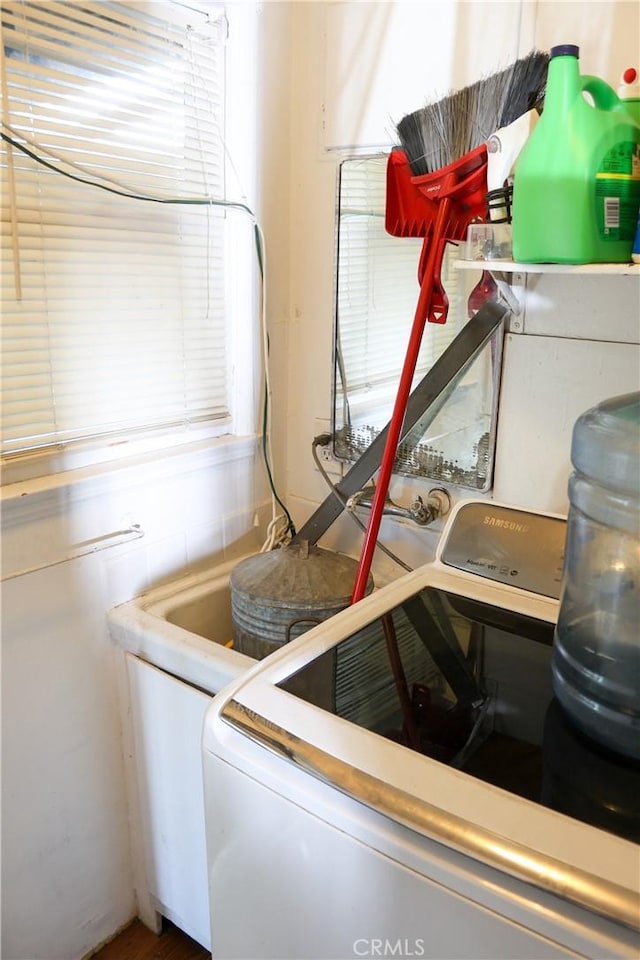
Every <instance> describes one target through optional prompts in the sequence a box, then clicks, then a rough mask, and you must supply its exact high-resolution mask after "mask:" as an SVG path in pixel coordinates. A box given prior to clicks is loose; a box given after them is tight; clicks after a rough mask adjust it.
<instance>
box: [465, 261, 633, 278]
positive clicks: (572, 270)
mask: <svg viewBox="0 0 640 960" xmlns="http://www.w3.org/2000/svg"><path fill="white" fill-rule="evenodd" d="M456 267H457V268H458V269H459V270H488V271H489V272H490V273H563V274H601V275H602V274H616V275H618V276H621V275H625V274H627V275H632V276H640V264H638V263H580V264H575V263H516V262H515V261H514V260H456Z"/></svg>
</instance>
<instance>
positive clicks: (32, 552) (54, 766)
mask: <svg viewBox="0 0 640 960" xmlns="http://www.w3.org/2000/svg"><path fill="white" fill-rule="evenodd" d="M235 6H236V7H237V8H240V7H244V8H245V11H246V7H247V5H246V4H245V5H243V4H240V3H239V4H237V5H235ZM454 8H455V13H456V19H455V23H454V22H448V21H447V26H446V32H445V34H444V36H445V39H444V40H443V39H442V34H441V33H440V28H441V26H443V25H444V22H445V20H447V18H448V17H449V14H450V13H451V11H452V9H454ZM587 10H588V12H585V6H584V5H582V4H578V5H576V4H571V3H548V4H547V3H541V4H537V5H536V4H533V3H526V4H524V6H522V7H521V6H520V5H519V4H517V3H515V2H514V3H478V4H458V5H455V4H452V3H451V4H450V3H443V4H436V3H429V2H418V3H401V4H393V3H377V4H376V3H357V2H354V3H332V2H326V3H322V2H268V3H266V4H265V5H264V6H263V7H261V8H259V9H258V13H257V22H258V24H259V26H260V33H259V34H258V41H259V42H258V43H257V45H256V46H255V48H254V47H247V49H246V51H245V56H246V68H247V73H246V76H247V77H250V76H252V71H255V72H256V76H257V83H256V84H255V90H256V91H257V94H256V110H257V115H258V117H259V118H260V124H259V130H260V138H261V140H260V144H259V154H258V155H259V157H260V161H261V163H260V165H259V171H260V176H259V181H258V183H257V186H256V187H255V193H256V206H257V209H258V211H259V216H260V218H261V221H262V224H263V227H264V230H265V235H266V238H267V271H268V272H267V277H268V290H267V297H268V315H269V326H270V341H271V354H272V384H273V421H274V452H275V465H276V477H277V479H278V484H279V489H280V491H281V493H286V499H287V503H288V505H289V507H290V509H291V510H292V512H293V514H294V517H295V519H296V520H297V522H298V524H300V523H301V522H302V521H303V520H304V519H306V518H307V517H308V516H309V514H310V513H311V512H312V510H313V508H314V507H315V505H316V504H317V503H318V502H320V501H321V500H322V499H323V498H324V496H325V489H324V485H323V482H322V480H321V477H320V476H319V474H318V473H317V472H316V471H315V470H314V468H313V462H312V458H311V453H310V445H311V440H312V438H313V436H314V434H315V432H316V425H317V423H318V421H325V423H326V422H328V420H329V418H330V409H331V379H332V373H331V350H332V323H333V285H334V228H335V216H334V215H335V198H336V194H335V191H336V171H337V164H338V162H339V160H340V159H341V157H342V156H343V155H344V151H342V150H340V149H336V147H344V146H346V145H349V146H350V145H351V144H352V143H353V144H354V145H356V146H366V147H368V146H371V145H376V144H379V143H381V142H385V143H387V142H388V140H389V129H390V124H389V117H390V114H392V115H393V116H392V120H394V121H395V120H397V119H399V118H400V116H401V115H403V114H404V113H406V112H410V111H411V110H412V109H414V108H415V107H416V105H419V102H420V101H421V99H422V98H423V96H425V97H426V96H427V95H429V93H430V91H431V89H432V87H433V85H434V84H437V86H438V88H440V89H443V88H445V89H446V87H448V86H449V85H454V84H460V83H463V82H467V81H468V80H471V79H475V76H474V74H476V73H477V72H478V71H480V72H483V71H488V70H491V69H493V68H494V65H493V60H494V56H495V58H496V59H499V60H501V61H503V62H508V61H509V60H510V59H512V58H513V56H514V55H515V54H517V53H522V52H526V50H527V49H529V47H530V45H531V44H532V43H533V42H534V41H536V42H539V43H540V46H543V47H548V46H549V45H550V44H551V43H552V42H556V41H561V42H569V41H574V42H578V43H580V44H581V45H583V48H584V51H585V57H584V64H583V67H584V69H585V70H589V71H591V72H593V73H599V74H600V75H602V76H605V77H606V78H607V79H609V80H610V81H612V82H616V80H617V75H618V74H619V72H620V71H621V69H622V68H623V67H625V66H627V65H628V63H631V62H633V59H634V57H637V49H636V43H637V30H635V31H634V26H633V24H634V21H633V17H634V16H635V11H636V10H637V6H636V4H630V3H613V2H612V3H590V4H588V7H587ZM577 12H578V15H576V13H577ZM246 15H247V16H249V15H253V14H252V11H251V10H249V11H246ZM630 21H631V24H632V25H631V28H630V29H629V23H630ZM518 31H519V32H518ZM614 37H615V43H614V40H613V38H614ZM603 38H604V39H603ZM407 45H408V46H407ZM498 50H499V52H498ZM436 67H437V69H436ZM247 82H248V81H247ZM241 167H242V164H241ZM249 179H250V178H249ZM250 188H251V189H253V183H251V184H250ZM227 454H228V456H227ZM285 467H286V473H285ZM410 488H411V483H410V482H409V481H407V482H406V483H405V482H404V481H399V482H398V484H397V487H396V488H395V489H394V497H396V499H400V500H402V501H403V502H404V501H405V500H406V498H407V497H408V496H409V493H408V492H407V491H409V489H410ZM396 490H397V495H396ZM23 494H24V496H23ZM266 504H267V497H266V491H265V483H264V475H263V471H262V468H261V465H260V462H259V458H257V457H256V456H255V454H254V452H253V450H252V449H251V448H247V447H246V445H243V444H240V445H239V446H236V445H233V444H232V445H228V444H225V443H224V442H217V443H213V444H205V445H203V446H197V447H195V448H194V449H192V450H188V451H185V452H183V453H179V452H174V453H173V454H171V455H168V456H166V457H160V458H158V457H156V458H151V457H145V458H143V459H141V460H140V461H136V462H128V461H126V460H123V461H121V462H120V464H119V465H117V466H116V467H114V468H113V469H111V470H106V469H105V470H102V471H97V472H95V473H89V474H81V475H76V474H70V475H69V476H64V475H62V476H60V477H59V478H58V480H57V481H56V482H55V483H53V484H49V485H38V484H35V485H31V486H29V485H27V486H24V487H14V488H13V489H10V490H9V491H7V498H6V499H5V501H4V503H3V511H2V524H3V530H2V544H3V557H2V561H3V576H4V577H9V578H10V579H7V580H5V582H4V584H3V590H2V600H3V609H2V627H3V630H2V659H3V663H2V666H3V689H2V693H3V778H2V783H3V797H2V799H3V809H2V813H3V849H2V871H3V876H2V880H3V883H2V908H3V948H2V956H3V957H4V958H5V960H54V958H60V960H63V958H64V960H71V958H77V957H81V956H82V955H83V954H85V953H86V952H87V951H89V950H90V949H91V948H93V947H94V946H96V945H97V944H98V943H100V942H101V941H102V940H103V939H105V938H107V937H109V936H110V935H112V934H113V933H114V932H115V930H116V929H118V927H119V926H121V925H123V924H125V923H126V922H127V921H128V920H129V918H130V917H132V916H133V915H134V914H135V902H134V895H133V886H132V879H131V867H130V857H129V848H128V838H127V810H126V806H125V800H124V795H125V791H124V782H123V772H122V762H121V759H120V753H119V751H120V741H119V723H118V713H117V709H116V684H115V679H114V663H113V650H112V647H111V644H110V642H109V639H108V634H107V630H106V624H105V614H106V612H107V611H108V610H109V609H110V607H111V606H113V605H115V604H116V603H121V602H124V601H126V600H128V599H130V598H131V597H133V596H134V595H136V594H138V593H140V592H141V591H143V590H144V589H146V588H147V587H148V586H150V585H151V584H155V583H158V582H159V581H161V580H162V579H164V578H167V577H172V576H174V575H176V574H177V573H182V572H185V571H186V570H187V569H190V568H192V567H193V566H194V565H197V564H198V563H200V562H202V561H203V560H205V559H206V558H207V557H216V556H217V557H219V556H221V555H223V556H233V555H235V553H236V551H240V550H241V549H243V548H244V547H245V546H246V539H247V538H249V539H252V541H253V542H255V543H257V542H259V531H256V530H255V529H254V527H253V520H254V515H255V511H256V509H261V511H262V512H261V518H262V525H263V528H264V512H265V505H266ZM134 523H135V524H139V525H140V528H141V530H142V531H144V537H143V538H141V539H138V540H133V541H131V542H130V543H127V544H124V545H122V546H111V547H109V546H106V548H105V549H101V550H99V551H97V552H95V553H92V554H90V555H87V556H84V557H80V558H78V559H75V560H71V561H68V562H61V561H63V560H64V558H65V557H67V556H68V555H70V554H73V553H74V552H76V553H77V552H82V551H83V550H85V549H87V541H100V545H101V546H105V545H106V544H107V543H108V541H102V540H101V539H100V538H102V537H105V536H108V535H109V534H111V533H113V532H114V531H119V530H122V529H124V528H127V527H128V526H130V525H131V524H134ZM382 536H383V538H384V539H385V540H386V542H387V543H388V544H389V545H390V546H391V547H393V548H396V549H398V551H399V552H400V551H402V552H403V556H404V557H405V559H406V560H407V562H409V563H415V562H419V561H420V560H424V559H425V558H426V557H427V556H429V555H430V554H431V552H432V550H433V547H434V545H435V541H436V537H437V528H436V529H435V531H423V530H417V528H413V529H412V528H409V527H405V526H403V525H402V524H400V523H398V522H395V521H392V520H385V521H384V523H383V527H382ZM323 542H326V544H327V545H331V544H334V545H337V546H339V547H341V548H342V549H346V550H349V551H350V552H352V553H357V551H358V548H359V535H358V534H357V532H354V531H353V530H352V528H351V526H350V525H349V522H348V521H347V520H346V519H342V518H341V519H340V520H339V521H338V522H337V523H336V524H335V525H334V528H332V530H331V531H330V533H329V535H328V536H327V538H326V540H325V541H323ZM83 545H84V546H83ZM40 567H42V569H36V570H34V571H33V572H31V573H29V572H25V571H28V570H29V569H30V568H40ZM391 572H393V573H395V572H396V571H395V569H394V570H393V571H391Z"/></svg>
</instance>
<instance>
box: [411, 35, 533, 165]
mask: <svg viewBox="0 0 640 960" xmlns="http://www.w3.org/2000/svg"><path fill="white" fill-rule="evenodd" d="M548 63H549V56H548V54H546V53H541V52H539V51H534V52H532V53H530V54H529V55H528V56H526V57H522V58H521V59H520V60H516V62H515V63H513V64H512V65H511V66H509V67H506V68H505V69H504V70H501V71H499V72H498V73H495V74H493V75H492V76H490V77H485V78H484V79H482V80H478V81H476V83H473V84H471V85H470V86H468V87H463V88H462V89H461V90H458V91H456V92H455V93H451V94H449V95H448V96H446V97H443V98H442V99H440V100H438V101H437V102H435V103H431V104H427V105H426V106H425V107H422V108H421V109H420V110H416V111H414V113H410V114H408V115H407V116H406V117H403V119H402V120H401V121H400V123H399V124H398V126H397V127H396V130H397V132H398V137H399V139H400V144H401V146H402V149H403V150H404V152H405V154H406V156H407V160H408V161H409V166H410V167H411V172H412V174H413V176H414V177H418V176H422V175H423V174H426V173H433V172H434V171H436V170H440V169H441V168H442V167H446V166H447V165H448V164H450V163H453V162H454V160H458V159H459V158H460V157H463V156H464V155H465V154H466V153H469V151H470V150H474V149H475V148H476V147H479V146H480V144H481V143H484V142H486V140H488V138H489V137H490V136H491V134H492V133H494V132H495V131H496V130H499V129H500V128H501V127H506V126H507V125H508V124H510V123H513V122H514V120H517V119H518V117H520V116H522V114H523V113H527V111H528V110H531V109H532V108H533V107H534V106H535V105H536V104H537V103H538V102H539V101H540V100H541V99H542V97H543V96H544V90H545V85H546V80H547V66H548Z"/></svg>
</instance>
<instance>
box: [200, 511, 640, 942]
mask: <svg viewBox="0 0 640 960" xmlns="http://www.w3.org/2000/svg"><path fill="white" fill-rule="evenodd" d="M564 540H565V520H564V519H563V518H562V517H560V516H556V515H549V514H542V513H536V512H532V511H530V510H524V509H521V508H515V507H510V506H507V505H503V504H499V503H496V502H494V501H490V500H469V501H463V502H461V503H459V504H457V506H456V507H455V509H454V510H453V511H452V514H451V516H450V518H449V520H448V523H447V526H446V529H445V531H444V533H443V536H442V538H441V541H440V546H439V548H438V551H437V555H436V558H435V560H434V561H433V562H431V563H429V564H426V565H425V566H422V567H420V568H419V569H416V570H414V571H413V572H411V573H407V574H406V575H403V576H402V577H400V578H399V579H398V580H396V581H395V582H393V583H391V584H389V585H387V586H385V587H383V588H381V589H380V590H377V591H374V592H373V593H372V594H371V595H370V596H369V597H368V598H366V599H364V600H362V601H360V602H359V603H357V604H354V605H352V606H350V607H349V608H347V609H346V610H344V611H342V612H341V613H339V614H337V615H336V616H334V617H332V618H331V619H330V620H328V621H326V622H324V623H322V624H320V625H318V626H317V627H315V628H314V629H313V630H312V631H309V632H308V633H306V634H305V635H304V636H302V637H300V638H298V639H297V640H294V641H292V642H291V643H290V644H289V645H287V646H285V647H283V648H282V649H281V650H279V651H277V652H276V653H274V654H272V655H271V656H270V657H269V658H268V659H267V660H265V661H263V662H261V663H258V664H256V665H255V666H254V667H253V668H251V669H250V670H249V671H247V672H246V673H245V674H243V675H242V676H241V677H239V678H238V679H237V680H236V681H234V682H233V683H232V684H231V685H230V686H228V687H227V688H226V689H225V690H224V691H222V693H220V694H218V695H217V696H216V697H215V699H214V700H213V702H212V705H211V706H210V708H209V710H208V712H207V715H206V718H205V726H204V735H203V749H204V779H205V808H206V831H207V856H208V870H209V889H210V909H211V927H212V937H211V942H212V952H213V956H215V957H224V958H253V960H256V958H267V957H268V958H278V960H288V958H297V960H302V958H324V960H344V958H359V957H385V956H386V957H390V956H394V957H402V958H405V957H434V958H440V960H442V958H467V960H468V958H476V960H479V958H491V960H497V958H508V960H525V958H526V960H533V958H535V960H543V958H549V957H577V956H579V957H592V958H599V960H602V958H604V957H606V958H614V957H626V958H632V957H633V958H637V956H638V955H639V953H640V938H639V934H638V930H639V927H640V894H639V887H640V847H639V846H638V843H639V841H640V823H639V815H638V797H639V796H640V789H639V787H640V773H639V771H638V769H637V768H634V767H633V766H632V765H630V764H629V763H628V762H626V761H624V760H622V759H620V758H618V757H617V756H616V755H614V754H606V753H604V752H602V751H600V750H599V749H598V748H596V747H593V746H592V745H591V744H590V743H589V742H588V741H586V740H584V739H582V738H581V736H580V734H579V733H577V732H576V731H575V730H574V729H573V728H572V727H571V726H570V724H569V723H568V721H567V719H566V718H565V717H564V715H563V714H562V711H561V710H560V708H559V706H558V704H557V702H556V701H555V699H554V697H553V691H552V685H551V669H550V658H551V648H552V643H553V633H554V626H555V623H556V620H557V614H558V606H559V593H560V587H561V576H562V563H563V548H564ZM338 668H339V669H338ZM310 677H313V678H315V679H314V683H313V685H312V687H313V689H312V692H311V693H310V692H309V689H310V686H309V683H308V682H306V683H303V682H302V681H303V680H305V679H306V680H307V681H308V680H309V678H310ZM336 677H339V681H337V680H336Z"/></svg>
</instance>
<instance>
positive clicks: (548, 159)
mask: <svg viewBox="0 0 640 960" xmlns="http://www.w3.org/2000/svg"><path fill="white" fill-rule="evenodd" d="M578 57H579V50H578V47H576V46H574V45H573V44H564V45H562V46H557V47H553V48H552V49H551V52H550V59H549V73H548V78H547V91H546V95H545V100H544V109H543V112H542V116H541V117H540V120H539V121H538V123H537V124H536V126H535V128H534V130H533V132H532V134H531V136H530V137H529V139H528V141H527V143H526V144H525V146H524V148H523V150H522V152H521V154H520V156H519V158H518V160H517V163H516V166H515V170H514V184H513V208H512V218H513V257H514V260H517V261H521V262H523V263H626V262H629V261H630V260H631V249H632V246H633V240H634V236H635V231H636V220H637V215H638V205H639V203H640V126H639V125H638V124H637V123H635V122H634V119H633V117H632V116H631V114H630V113H629V112H628V111H627V109H626V108H625V105H624V104H623V102H622V101H621V100H620V99H619V98H618V96H617V95H616V93H615V91H614V90H613V89H612V88H611V87H610V86H609V85H608V84H607V83H605V82H604V80H601V79H600V78H598V77H591V76H582V75H581V74H580V69H579V64H578ZM584 93H587V94H588V95H589V97H590V98H591V101H592V102H588V101H587V99H586V98H585V97H584V96H583V94H584Z"/></svg>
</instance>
